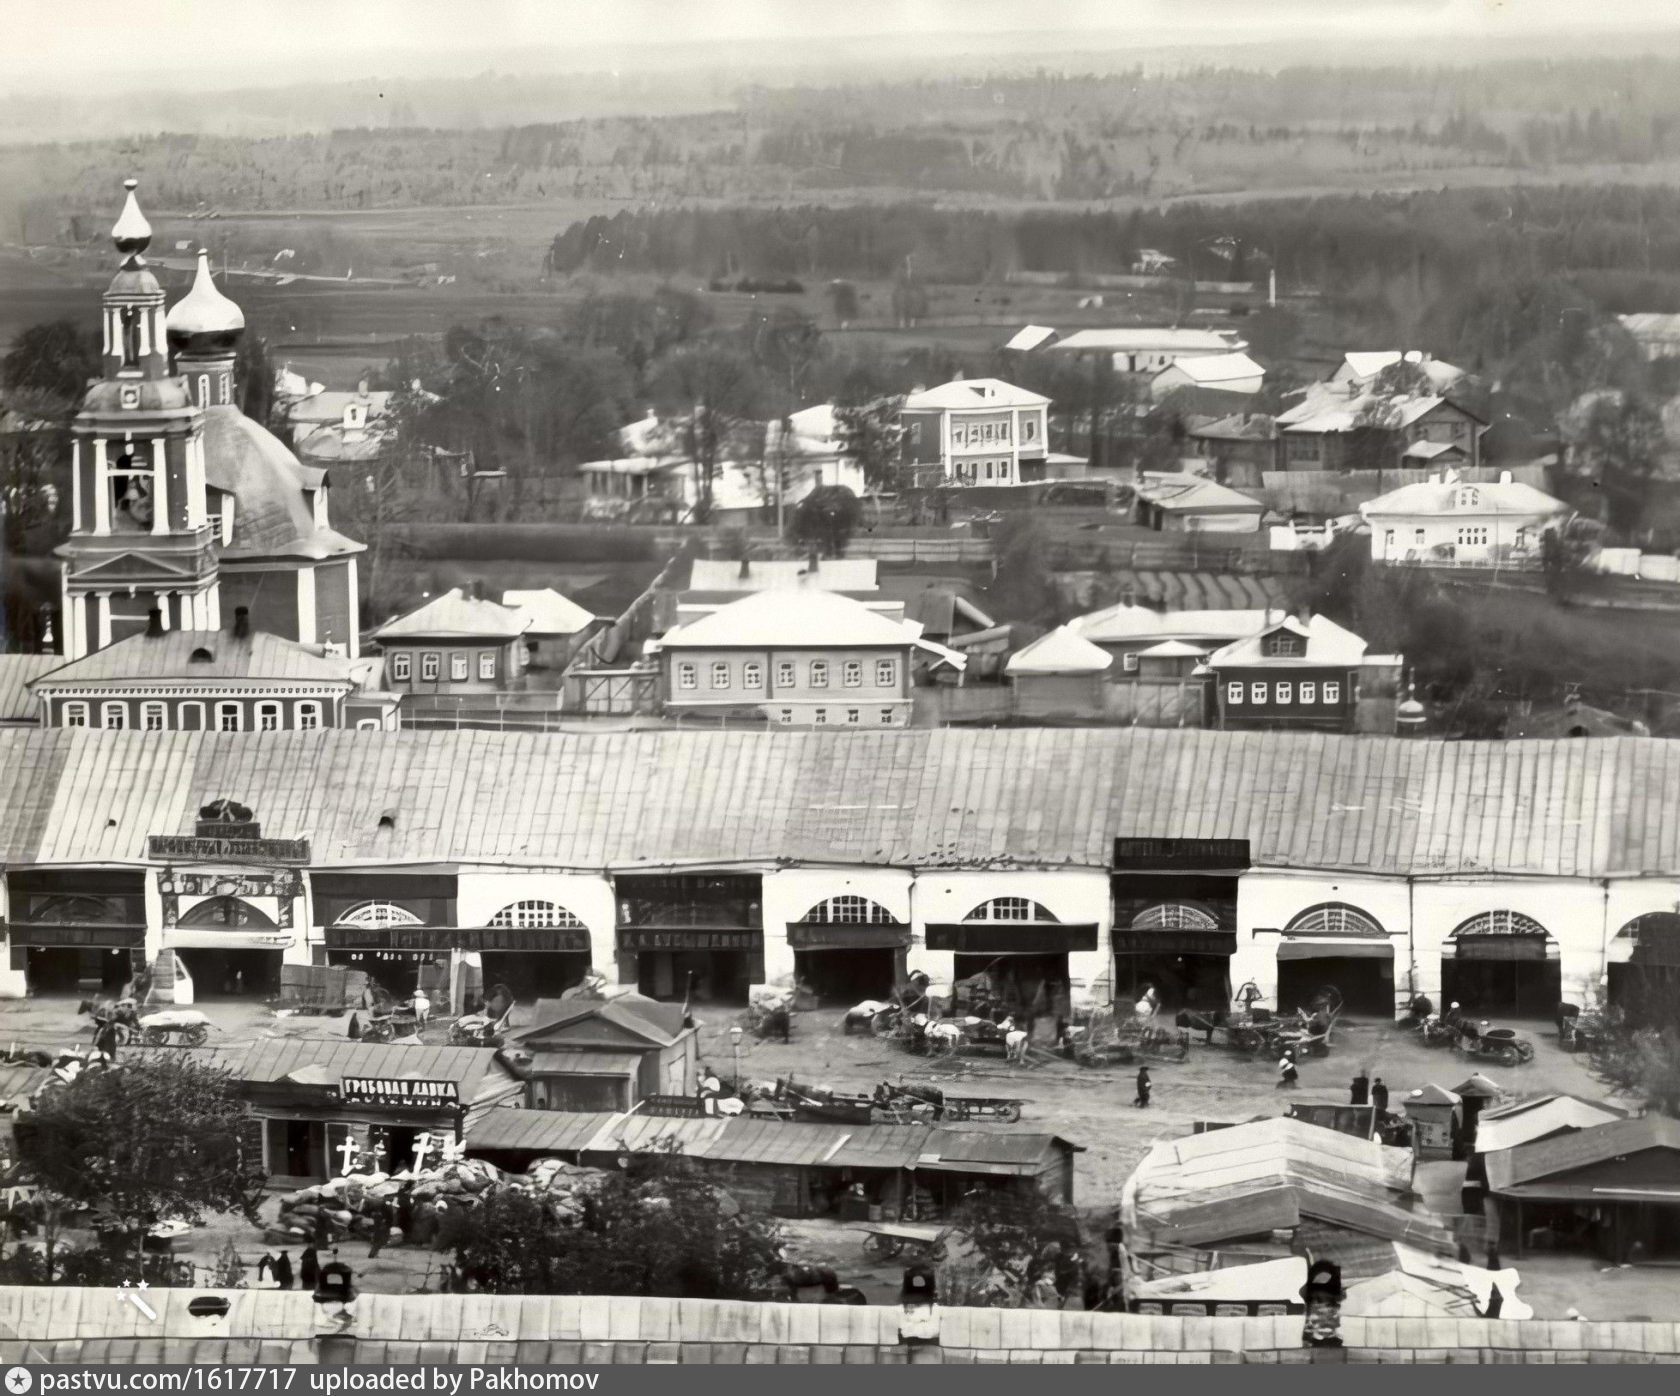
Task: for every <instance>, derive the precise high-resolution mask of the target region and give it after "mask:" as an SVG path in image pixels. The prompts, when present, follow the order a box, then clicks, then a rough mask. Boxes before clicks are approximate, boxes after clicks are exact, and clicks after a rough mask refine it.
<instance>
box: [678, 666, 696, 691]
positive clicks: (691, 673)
mask: <svg viewBox="0 0 1680 1396" xmlns="http://www.w3.org/2000/svg"><path fill="white" fill-rule="evenodd" d="M677 687H678V688H699V687H700V674H699V671H698V670H697V669H696V668H695V666H694V665H692V664H679V665H677Z"/></svg>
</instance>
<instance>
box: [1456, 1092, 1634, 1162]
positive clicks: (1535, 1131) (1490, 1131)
mask: <svg viewBox="0 0 1680 1396" xmlns="http://www.w3.org/2000/svg"><path fill="white" fill-rule="evenodd" d="M1622 1118H1624V1115H1623V1112H1622V1111H1620V1110H1618V1109H1616V1107H1615V1106H1613V1105H1605V1104H1603V1103H1601V1102H1599V1101H1596V1100H1583V1099H1581V1098H1580V1097H1579V1096H1572V1095H1551V1096H1541V1097H1539V1098H1538V1099H1536V1100H1525V1101H1523V1102H1521V1103H1520V1104H1517V1105H1511V1106H1507V1107H1506V1108H1505V1109H1503V1110H1484V1111H1482V1113H1481V1114H1480V1115H1479V1116H1477V1118H1476V1152H1477V1153H1482V1154H1495V1153H1498V1152H1500V1151H1501V1150H1504V1149H1515V1148H1518V1147H1520V1146H1521V1145H1523V1144H1531V1143H1533V1142H1534V1141H1535V1140H1538V1139H1545V1138H1547V1137H1548V1136H1550V1135H1554V1134H1566V1133H1568V1132H1569V1131H1571V1130H1578V1129H1591V1128H1592V1127H1593V1126H1594V1125H1602V1124H1609V1123H1610V1122H1611V1121H1613V1120H1619V1119H1622Z"/></svg>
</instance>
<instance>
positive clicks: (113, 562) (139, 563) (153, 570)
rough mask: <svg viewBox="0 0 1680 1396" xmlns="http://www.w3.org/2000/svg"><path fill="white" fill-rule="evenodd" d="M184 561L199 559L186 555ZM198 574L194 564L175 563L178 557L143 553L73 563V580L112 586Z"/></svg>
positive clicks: (169, 579)
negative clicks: (80, 563) (83, 563)
mask: <svg viewBox="0 0 1680 1396" xmlns="http://www.w3.org/2000/svg"><path fill="white" fill-rule="evenodd" d="M181 561H182V562H183V563H186V562H192V561H196V558H183V559H182V560H181ZM197 575H198V569H197V568H196V567H192V566H182V565H177V564H175V561H174V559H170V558H158V557H151V556H148V555H146V554H143V553H118V554H117V555H116V556H115V557H103V558H101V559H99V561H97V562H93V563H89V564H87V565H83V566H78V565H72V567H71V571H70V580H71V581H72V582H80V583H86V582H101V583H105V584H107V585H111V586H119V585H120V586H130V585H135V586H145V585H147V584H148V583H152V582H176V583H178V582H183V581H191V580H192V579H194V578H196V577H197Z"/></svg>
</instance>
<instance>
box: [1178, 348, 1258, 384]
mask: <svg viewBox="0 0 1680 1396" xmlns="http://www.w3.org/2000/svg"><path fill="white" fill-rule="evenodd" d="M1174 370H1176V371H1178V372H1179V373H1182V374H1183V375H1184V376H1185V377H1186V378H1188V379H1189V380H1190V381H1191V382H1192V383H1195V384H1198V385H1199V386H1201V387H1204V388H1212V387H1218V386H1219V385H1220V384H1222V383H1236V382H1242V381H1246V380H1247V379H1250V378H1263V377H1264V376H1265V374H1266V370H1265V369H1263V368H1262V367H1261V366H1260V365H1259V364H1257V363H1255V362H1254V360H1253V359H1251V358H1249V357H1248V355H1247V354H1241V353H1238V354H1200V355H1197V356H1196V357H1194V358H1187V359H1176V360H1174V361H1173V362H1172V363H1171V364H1168V365H1167V367H1166V368H1163V369H1162V370H1161V373H1171V372H1173V371H1174ZM1156 377H1157V378H1158V377H1160V374H1157V375H1156Z"/></svg>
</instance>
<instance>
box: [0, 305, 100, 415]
mask: <svg viewBox="0 0 1680 1396" xmlns="http://www.w3.org/2000/svg"><path fill="white" fill-rule="evenodd" d="M98 376H99V346H98V343H97V342H96V341H95V340H94V339H93V337H92V336H91V335H87V334H84V333H83V332H82V331H81V330H79V329H78V328H77V327H76V326H75V325H74V324H73V323H72V322H71V321H69V320H48V321H45V322H43V323H41V324H38V325H31V326H29V328H28V329H26V330H24V331H23V332H22V333H21V334H19V335H18V337H17V338H16V339H14V340H13V341H12V347H11V349H10V350H8V351H7V354H6V357H5V358H4V359H3V360H0V387H4V388H5V389H6V390H7V391H8V392H20V391H21V392H29V393H36V394H39V395H40V400H41V401H45V402H50V403H54V404H56V405H57V406H58V408H59V409H60V410H61V412H62V413H63V414H64V415H66V416H67V415H68V414H69V412H70V411H71V410H72V409H73V408H74V407H75V404H76V403H77V402H79V401H80V400H81V396H82V394H83V393H84V392H86V391H87V384H88V379H90V378H97V377H98Z"/></svg>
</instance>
